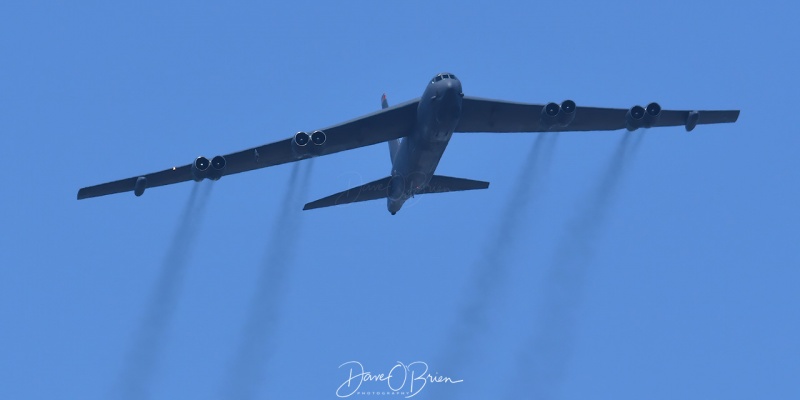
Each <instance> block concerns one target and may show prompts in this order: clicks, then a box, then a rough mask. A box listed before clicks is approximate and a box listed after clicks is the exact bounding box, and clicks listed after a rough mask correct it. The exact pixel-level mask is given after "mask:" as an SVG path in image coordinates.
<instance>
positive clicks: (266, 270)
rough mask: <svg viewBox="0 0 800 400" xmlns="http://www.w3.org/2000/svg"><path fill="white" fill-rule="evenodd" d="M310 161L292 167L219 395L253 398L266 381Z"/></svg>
mask: <svg viewBox="0 0 800 400" xmlns="http://www.w3.org/2000/svg"><path fill="white" fill-rule="evenodd" d="M312 166H313V160H309V161H308V162H307V163H305V164H303V163H301V162H297V163H295V164H294V165H293V167H292V172H291V176H290V177H289V184H288V185H287V187H288V189H287V191H286V194H285V195H284V198H283V200H282V202H281V207H280V211H279V212H280V214H278V217H277V218H276V220H275V222H274V225H273V226H272V231H271V233H270V236H269V242H268V243H267V247H266V253H265V254H264V261H263V263H262V267H261V271H260V273H259V276H258V278H257V282H256V291H255V293H254V295H253V298H252V300H251V302H250V307H249V310H248V312H247V316H246V320H245V325H244V330H243V332H242V339H241V342H240V343H239V346H238V347H237V349H236V353H235V355H234V359H233V361H232V363H231V367H230V370H229V375H228V376H227V378H226V382H225V383H224V386H223V388H222V390H223V393H222V398H225V399H244V400H246V399H253V398H256V397H257V394H258V388H259V387H260V386H263V385H264V383H265V380H266V379H265V372H266V367H267V363H268V361H269V358H270V357H271V356H272V351H271V350H272V348H273V347H274V345H275V344H274V336H275V331H276V327H277V324H278V322H279V317H280V315H279V314H280V309H281V301H282V299H283V288H284V284H285V281H286V272H287V270H288V268H289V266H290V265H291V264H292V262H293V261H294V259H293V251H292V246H293V244H294V243H296V241H297V240H298V239H299V234H300V228H301V224H300V222H301V221H300V213H302V211H301V206H300V205H301V204H302V203H301V201H302V200H303V199H304V197H305V196H306V193H307V192H308V186H309V182H310V178H311V170H312Z"/></svg>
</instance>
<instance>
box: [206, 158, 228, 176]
mask: <svg viewBox="0 0 800 400" xmlns="http://www.w3.org/2000/svg"><path fill="white" fill-rule="evenodd" d="M226 164H227V163H226V161H225V157H223V156H216V157H214V158H212V159H211V168H209V170H208V179H211V180H212V181H218V180H219V178H222V175H224V173H225V165H226Z"/></svg>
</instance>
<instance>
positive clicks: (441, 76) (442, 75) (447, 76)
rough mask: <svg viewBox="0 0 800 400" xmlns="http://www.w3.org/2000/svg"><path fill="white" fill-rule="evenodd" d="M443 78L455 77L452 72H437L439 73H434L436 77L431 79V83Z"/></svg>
mask: <svg viewBox="0 0 800 400" xmlns="http://www.w3.org/2000/svg"><path fill="white" fill-rule="evenodd" d="M443 79H457V78H456V76H455V75H453V74H439V75H436V77H434V78H433V79H431V83H436V82H439V81H441V80H443Z"/></svg>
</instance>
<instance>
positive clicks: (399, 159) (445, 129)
mask: <svg viewBox="0 0 800 400" xmlns="http://www.w3.org/2000/svg"><path fill="white" fill-rule="evenodd" d="M443 77H444V78H443ZM440 78H441V79H440ZM463 95H464V93H463V92H462V89H461V82H460V81H459V80H458V79H457V78H456V77H455V76H453V75H452V74H439V75H437V76H436V77H435V78H434V79H433V80H431V82H430V83H429V84H428V86H427V87H426V88H425V92H424V93H423V94H422V98H421V99H420V102H419V106H418V107H417V122H416V124H415V126H414V129H413V131H411V132H410V133H409V134H408V136H406V137H405V138H404V139H403V140H402V142H401V143H400V146H399V148H398V149H397V154H395V157H394V162H393V164H392V173H391V176H392V179H391V181H390V182H389V196H388V200H387V208H388V210H389V212H390V213H392V214H395V213H396V212H397V211H398V210H400V208H401V207H402V206H403V203H405V202H406V200H408V199H409V198H411V197H413V196H414V195H415V194H417V193H419V192H420V191H421V190H422V189H423V188H425V186H427V185H428V183H430V180H431V177H432V176H433V173H434V171H436V167H437V166H438V165H439V160H441V158H442V154H444V150H445V149H446V148H447V143H449V142H450V138H451V137H452V136H453V131H455V129H456V126H457V125H458V120H459V118H460V117H461V100H462V97H463Z"/></svg>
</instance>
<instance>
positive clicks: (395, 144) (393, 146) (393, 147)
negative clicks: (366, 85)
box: [381, 93, 400, 164]
mask: <svg viewBox="0 0 800 400" xmlns="http://www.w3.org/2000/svg"><path fill="white" fill-rule="evenodd" d="M381 108H389V102H388V101H386V93H384V94H383V96H381ZM399 148H400V139H394V140H390V141H389V158H390V159H391V160H392V164H394V155H395V154H397V149H399Z"/></svg>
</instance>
